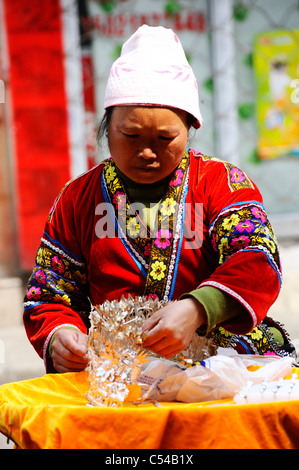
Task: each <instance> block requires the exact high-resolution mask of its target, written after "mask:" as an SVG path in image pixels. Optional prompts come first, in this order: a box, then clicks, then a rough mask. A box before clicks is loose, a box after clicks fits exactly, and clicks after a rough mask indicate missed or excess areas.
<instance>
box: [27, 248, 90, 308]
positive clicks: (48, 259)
mask: <svg viewBox="0 0 299 470" xmlns="http://www.w3.org/2000/svg"><path fill="white" fill-rule="evenodd" d="M48 244H49V245H50V244H51V246H52V248H49V247H46V246H44V245H43V243H42V245H41V246H40V248H39V249H38V252H37V255H36V266H35V268H34V269H33V272H32V274H31V277H30V279H29V281H28V290H27V294H26V296H25V304H24V306H25V309H27V308H32V307H34V306H35V305H38V304H40V303H59V304H62V305H66V306H68V307H71V308H73V309H74V310H77V311H85V312H88V311H89V310H90V305H89V303H88V302H87V300H86V299H87V295H86V296H84V295H83V293H84V292H85V293H86V286H87V278H86V273H85V269H84V267H82V263H78V262H77V263H75V262H72V260H71V257H70V256H69V255H67V254H65V256H64V255H63V251H62V250H61V248H59V249H57V250H56V247H55V244H53V243H50V242H48ZM57 251H59V253H57Z"/></svg>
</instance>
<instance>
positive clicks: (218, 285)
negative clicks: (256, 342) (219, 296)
mask: <svg viewBox="0 0 299 470" xmlns="http://www.w3.org/2000/svg"><path fill="white" fill-rule="evenodd" d="M203 286H212V287H216V288H217V289H220V290H222V291H223V292H226V293H227V294H229V295H231V296H232V297H234V298H235V299H237V300H238V301H239V302H240V303H241V304H242V305H243V306H244V307H245V308H246V309H247V310H248V312H249V313H250V316H251V318H252V321H253V326H254V327H255V326H256V325H257V317H256V314H255V312H254V310H253V309H252V307H251V306H250V305H249V303H248V302H246V300H244V299H243V297H241V296H240V295H239V294H238V293H237V292H235V291H234V290H232V289H230V288H229V287H227V286H225V285H224V284H221V283H220V282H215V281H205V282H203V283H202V284H200V286H199V287H198V288H200V287H203Z"/></svg>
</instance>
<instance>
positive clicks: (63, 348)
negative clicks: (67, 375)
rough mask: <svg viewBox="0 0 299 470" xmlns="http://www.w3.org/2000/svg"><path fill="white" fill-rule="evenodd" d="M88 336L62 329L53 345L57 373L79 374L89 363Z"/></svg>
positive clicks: (54, 364)
mask: <svg viewBox="0 0 299 470" xmlns="http://www.w3.org/2000/svg"><path fill="white" fill-rule="evenodd" d="M87 344H88V336H87V335H85V334H84V333H82V332H81V331H79V330H71V329H67V328H60V329H59V330H58V331H57V332H56V333H55V338H54V341H53V343H52V354H51V357H52V361H53V366H54V368H55V370H57V372H79V371H81V370H84V369H85V368H86V366H87V364H88V362H89V356H88V354H87Z"/></svg>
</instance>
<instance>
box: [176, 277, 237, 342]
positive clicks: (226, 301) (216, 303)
mask: <svg viewBox="0 0 299 470" xmlns="http://www.w3.org/2000/svg"><path fill="white" fill-rule="evenodd" d="M187 297H194V298H195V299H196V300H198V302H200V303H201V304H202V306H203V307H204V309H205V311H206V315H207V325H206V331H205V333H208V332H209V331H210V330H211V329H212V328H213V327H214V326H215V325H217V324H219V323H222V322H224V321H227V320H230V319H231V318H233V317H236V316H238V315H241V314H242V313H244V307H243V306H242V305H241V304H240V302H239V301H238V300H237V299H235V298H234V297H232V296H231V295H229V294H226V293H225V292H223V291H221V290H220V289H217V288H216V287H212V286H203V287H200V288H199V289H196V290H193V291H191V292H189V294H184V295H182V297H181V299H184V298H187ZM199 333H200V332H199Z"/></svg>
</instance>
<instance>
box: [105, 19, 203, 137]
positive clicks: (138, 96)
mask: <svg viewBox="0 0 299 470" xmlns="http://www.w3.org/2000/svg"><path fill="white" fill-rule="evenodd" d="M126 104H127V105H131V104H136V105H138V104H140V105H158V106H169V107H172V108H178V109H182V110H184V111H187V112H188V113H190V114H191V115H192V116H194V118H195V121H194V123H193V126H194V127H195V128H196V129H198V128H199V127H200V126H201V123H202V116H201V114H200V110H199V104H198V90H197V82H196V78H195V76H194V73H193V71H192V69H191V67H190V65H189V63H188V61H187V59H186V56H185V52H184V50H183V47H182V45H181V43H180V41H179V39H178V38H177V36H176V34H175V33H174V32H173V31H172V30H171V29H168V28H164V27H162V26H156V27H151V26H147V25H143V26H141V27H140V28H139V29H138V30H137V31H136V32H135V33H134V34H133V35H132V36H131V37H130V38H129V39H128V40H127V41H126V42H125V43H124V45H123V47H122V51H121V55H120V57H119V58H118V59H117V60H116V61H115V62H114V64H113V65H112V67H111V70H110V76H109V79H108V83H107V88H106V94H105V100H104V108H105V109H106V108H108V107H109V106H116V105H126Z"/></svg>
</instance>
